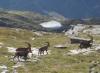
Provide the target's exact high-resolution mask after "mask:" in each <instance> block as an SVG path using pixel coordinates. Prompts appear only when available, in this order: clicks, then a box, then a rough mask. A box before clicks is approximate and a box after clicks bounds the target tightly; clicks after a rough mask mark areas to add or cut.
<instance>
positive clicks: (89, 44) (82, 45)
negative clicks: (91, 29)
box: [79, 35, 93, 49]
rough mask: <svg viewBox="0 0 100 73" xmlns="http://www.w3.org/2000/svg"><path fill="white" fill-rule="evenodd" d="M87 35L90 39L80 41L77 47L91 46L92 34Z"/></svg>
mask: <svg viewBox="0 0 100 73" xmlns="http://www.w3.org/2000/svg"><path fill="white" fill-rule="evenodd" d="M88 36H89V37H90V40H87V41H81V42H80V45H79V48H81V49H82V48H88V47H90V48H91V47H92V44H93V36H90V35H88Z"/></svg>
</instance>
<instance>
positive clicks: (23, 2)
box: [0, 0, 100, 18]
mask: <svg viewBox="0 0 100 73" xmlns="http://www.w3.org/2000/svg"><path fill="white" fill-rule="evenodd" d="M0 7H1V8H4V9H10V10H13V9H14V10H25V11H26V10H28V11H37V12H40V13H45V14H48V13H50V12H56V13H58V14H61V15H63V16H65V17H66V18H91V17H100V0H0Z"/></svg>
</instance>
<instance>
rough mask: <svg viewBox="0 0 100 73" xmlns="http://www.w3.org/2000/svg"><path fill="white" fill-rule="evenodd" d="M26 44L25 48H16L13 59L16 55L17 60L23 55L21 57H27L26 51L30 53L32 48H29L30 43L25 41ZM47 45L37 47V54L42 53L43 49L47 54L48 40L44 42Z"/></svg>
mask: <svg viewBox="0 0 100 73" xmlns="http://www.w3.org/2000/svg"><path fill="white" fill-rule="evenodd" d="M26 43H27V44H28V47H26V48H17V49H16V52H15V55H14V57H13V60H14V59H15V58H16V57H17V59H18V61H20V60H19V58H20V57H23V59H24V60H25V61H26V60H27V58H28V53H32V50H31V44H30V43H28V42H26ZM46 43H47V45H45V46H43V47H41V48H39V51H38V55H41V54H44V51H46V53H47V54H48V47H49V46H50V44H49V42H46Z"/></svg>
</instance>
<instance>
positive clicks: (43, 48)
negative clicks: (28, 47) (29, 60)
mask: <svg viewBox="0 0 100 73" xmlns="http://www.w3.org/2000/svg"><path fill="white" fill-rule="evenodd" d="M46 43H47V45H45V46H43V47H41V48H39V52H38V55H41V54H42V53H43V54H44V51H46V53H47V54H48V47H49V46H50V44H49V42H46Z"/></svg>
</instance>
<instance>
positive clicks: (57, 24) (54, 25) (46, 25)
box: [40, 20, 62, 28]
mask: <svg viewBox="0 0 100 73" xmlns="http://www.w3.org/2000/svg"><path fill="white" fill-rule="evenodd" d="M40 25H41V26H42V27H44V28H61V27H62V25H61V23H60V22H57V21H54V20H52V21H49V22H44V23H41V24H40Z"/></svg>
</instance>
